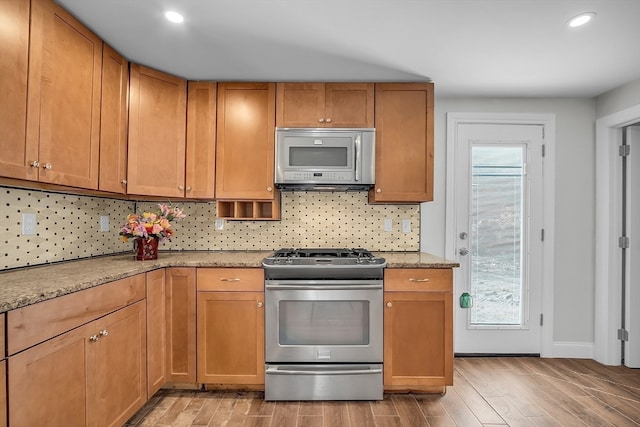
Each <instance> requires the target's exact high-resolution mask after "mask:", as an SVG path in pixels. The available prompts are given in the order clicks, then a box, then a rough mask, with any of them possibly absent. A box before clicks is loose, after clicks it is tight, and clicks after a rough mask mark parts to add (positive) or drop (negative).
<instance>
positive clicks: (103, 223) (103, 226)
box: [100, 215, 109, 231]
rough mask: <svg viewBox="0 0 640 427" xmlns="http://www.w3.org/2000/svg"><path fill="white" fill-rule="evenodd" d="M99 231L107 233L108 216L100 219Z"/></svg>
mask: <svg viewBox="0 0 640 427" xmlns="http://www.w3.org/2000/svg"><path fill="white" fill-rule="evenodd" d="M100 231H109V215H102V216H101V217H100Z"/></svg>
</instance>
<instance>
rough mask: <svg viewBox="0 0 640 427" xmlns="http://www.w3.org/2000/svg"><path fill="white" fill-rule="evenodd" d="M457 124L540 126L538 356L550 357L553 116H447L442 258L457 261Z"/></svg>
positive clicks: (457, 114)
mask: <svg viewBox="0 0 640 427" xmlns="http://www.w3.org/2000/svg"><path fill="white" fill-rule="evenodd" d="M461 124H504V125H540V126H543V129H544V130H543V143H544V145H545V157H544V161H543V166H542V167H543V172H542V174H543V183H542V185H543V192H544V194H543V204H544V208H543V214H542V215H543V218H542V223H543V224H544V230H545V233H544V245H543V248H542V284H541V286H542V289H541V292H542V300H541V301H540V303H541V310H542V313H543V314H544V322H543V325H542V330H541V332H540V333H541V343H540V355H541V356H542V357H553V292H554V246H555V245H554V236H555V228H554V221H555V217H554V211H555V189H554V181H555V135H556V116H555V114H533V113H532V114H529V113H459V112H448V113H447V172H446V175H447V182H446V186H447V187H446V206H445V233H446V234H445V256H446V258H448V259H452V260H456V259H458V256H457V254H456V253H455V242H456V236H455V220H454V218H456V212H455V209H456V208H455V197H454V194H455V192H456V189H455V184H454V182H455V173H456V171H455V163H456V162H455V158H454V157H455V152H456V150H455V147H456V143H457V141H458V126H459V125H461Z"/></svg>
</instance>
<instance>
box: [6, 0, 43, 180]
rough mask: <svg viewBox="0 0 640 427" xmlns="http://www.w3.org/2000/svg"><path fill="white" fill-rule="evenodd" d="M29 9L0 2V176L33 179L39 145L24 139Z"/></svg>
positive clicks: (19, 0)
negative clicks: (32, 144) (0, 96)
mask: <svg viewBox="0 0 640 427" xmlns="http://www.w3.org/2000/svg"><path fill="white" fill-rule="evenodd" d="M29 6H30V3H29V2H28V1H24V0H0V17H2V21H3V22H4V24H3V25H2V31H0V46H2V55H0V93H1V94H2V102H0V171H1V172H0V174H1V175H2V176H6V177H10V178H19V179H32V180H35V179H37V178H38V172H37V169H36V168H32V167H30V166H29V163H30V162H32V161H34V160H37V158H38V146H37V144H36V145H35V147H32V146H29V147H27V145H26V139H25V123H26V120H27V70H28V68H27V67H28V61H29ZM9 23H10V25H9Z"/></svg>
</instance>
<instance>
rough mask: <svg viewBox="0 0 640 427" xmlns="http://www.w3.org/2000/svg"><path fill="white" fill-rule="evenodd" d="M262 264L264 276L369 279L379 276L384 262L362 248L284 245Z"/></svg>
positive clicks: (272, 277) (277, 277)
mask: <svg viewBox="0 0 640 427" xmlns="http://www.w3.org/2000/svg"><path fill="white" fill-rule="evenodd" d="M262 265H263V267H264V270H265V278H266V279H290V278H296V279H302V278H309V279H321V278H322V279H345V278H362V279H371V278H382V275H383V272H382V270H383V269H384V267H386V265H387V262H386V260H385V259H384V258H380V257H376V256H374V255H373V254H372V253H371V252H370V251H368V250H366V249H362V248H356V249H346V248H328V249H325V248H320V249H314V248H311V249H306V248H305V249H291V248H284V249H279V250H277V251H276V252H275V253H274V254H273V255H271V256H269V257H267V258H265V259H263V260H262Z"/></svg>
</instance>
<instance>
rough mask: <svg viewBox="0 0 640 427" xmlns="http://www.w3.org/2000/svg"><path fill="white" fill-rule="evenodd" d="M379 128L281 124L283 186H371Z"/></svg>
mask: <svg viewBox="0 0 640 427" xmlns="http://www.w3.org/2000/svg"><path fill="white" fill-rule="evenodd" d="M375 152H376V149H375V129H368V128H367V129H344V128H334V129H327V128H277V129H276V153H275V159H276V160H275V162H276V163H275V184H276V186H277V187H279V188H280V189H282V190H341V191H345V190H346V191H348V190H367V189H369V188H370V187H371V186H372V185H373V184H374V183H375Z"/></svg>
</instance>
